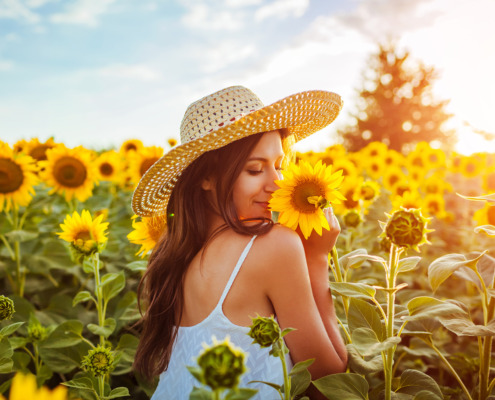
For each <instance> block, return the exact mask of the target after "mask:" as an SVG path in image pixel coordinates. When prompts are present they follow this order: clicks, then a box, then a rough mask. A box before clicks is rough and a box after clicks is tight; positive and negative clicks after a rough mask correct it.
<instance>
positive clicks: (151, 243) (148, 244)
mask: <svg viewBox="0 0 495 400" xmlns="http://www.w3.org/2000/svg"><path fill="white" fill-rule="evenodd" d="M136 218H137V215H134V216H133V217H132V227H133V228H134V230H133V231H132V232H131V233H129V234H128V235H127V239H129V241H130V242H131V243H135V244H139V245H141V248H140V249H139V251H138V252H137V253H136V255H141V258H144V257H145V256H146V254H148V252H149V251H150V250H153V249H154V248H155V246H156V244H157V242H158V240H159V239H160V237H161V235H162V234H163V232H165V230H166V229H167V218H166V217H165V216H157V217H149V218H147V217H143V218H142V220H141V221H137V220H136Z"/></svg>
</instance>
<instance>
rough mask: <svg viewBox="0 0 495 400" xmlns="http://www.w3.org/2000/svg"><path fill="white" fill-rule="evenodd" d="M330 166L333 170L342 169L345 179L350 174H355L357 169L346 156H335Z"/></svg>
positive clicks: (357, 172)
mask: <svg viewBox="0 0 495 400" xmlns="http://www.w3.org/2000/svg"><path fill="white" fill-rule="evenodd" d="M332 168H333V169H334V170H335V171H338V170H340V169H341V170H342V176H343V177H344V178H346V179H347V177H350V176H357V175H358V174H359V171H358V169H357V167H356V166H355V165H354V163H353V162H352V161H349V160H348V159H347V158H346V157H339V158H336V159H335V161H334V163H333V164H332Z"/></svg>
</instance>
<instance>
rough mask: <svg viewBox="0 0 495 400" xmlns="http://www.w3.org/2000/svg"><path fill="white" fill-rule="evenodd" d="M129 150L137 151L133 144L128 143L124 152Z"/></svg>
mask: <svg viewBox="0 0 495 400" xmlns="http://www.w3.org/2000/svg"><path fill="white" fill-rule="evenodd" d="M130 150H134V151H136V150H137V147H136V145H135V144H134V143H129V144H128V145H127V146H125V151H126V152H128V151H130Z"/></svg>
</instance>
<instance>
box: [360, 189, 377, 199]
mask: <svg viewBox="0 0 495 400" xmlns="http://www.w3.org/2000/svg"><path fill="white" fill-rule="evenodd" d="M361 196H362V197H363V199H364V200H371V199H373V198H374V197H375V190H374V189H373V188H372V187H371V186H363V187H362V188H361Z"/></svg>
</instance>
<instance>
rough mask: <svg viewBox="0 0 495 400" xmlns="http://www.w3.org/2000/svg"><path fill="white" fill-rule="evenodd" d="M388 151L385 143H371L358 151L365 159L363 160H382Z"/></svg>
mask: <svg viewBox="0 0 495 400" xmlns="http://www.w3.org/2000/svg"><path fill="white" fill-rule="evenodd" d="M388 151H389V150H388V146H387V145H386V144H385V143H382V142H371V143H370V144H368V145H367V146H366V147H364V148H362V149H361V150H359V153H361V154H362V155H363V156H364V157H365V158H364V159H369V158H375V157H377V158H380V159H382V160H383V159H384V158H385V156H386V155H387V153H388Z"/></svg>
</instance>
